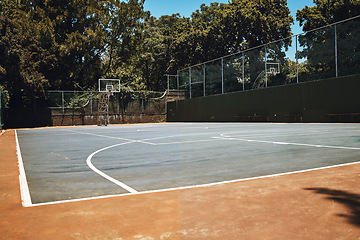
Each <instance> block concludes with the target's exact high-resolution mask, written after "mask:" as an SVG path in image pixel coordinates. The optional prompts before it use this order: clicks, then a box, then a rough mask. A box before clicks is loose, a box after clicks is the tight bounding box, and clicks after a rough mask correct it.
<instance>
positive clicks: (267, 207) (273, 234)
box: [0, 130, 360, 240]
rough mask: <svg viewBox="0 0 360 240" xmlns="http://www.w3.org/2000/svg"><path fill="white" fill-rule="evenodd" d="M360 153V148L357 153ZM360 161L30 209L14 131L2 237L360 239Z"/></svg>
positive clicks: (5, 140) (9, 134)
mask: <svg viewBox="0 0 360 240" xmlns="http://www.w3.org/2000/svg"><path fill="white" fill-rule="evenodd" d="M359 154H360V153H359ZM359 186H360V164H353V165H348V166H343V167H335V168H329V169H324V170H317V171H311V172H306V173H297V174H292V175H286V176H277V177H272V178H266V179H258V180H249V181H244V182H237V183H229V184H223V185H217V186H211V187H202V188H193V189H184V190H177V191H169V192H162V193H150V194H143V195H135V196H120V197H113V198H107V199H98V200H88V201H81V202H73V203H64V204H56V205H47V206H37V207H29V208H24V207H22V204H21V197H20V190H19V170H18V166H17V156H16V144H15V132H14V130H7V131H6V132H5V133H4V134H2V135H1V136H0V239H118V240H120V239H123V240H125V239H144V240H152V239H229V240H231V239H360V188H359Z"/></svg>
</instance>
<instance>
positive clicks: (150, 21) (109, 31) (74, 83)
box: [0, 0, 293, 106]
mask: <svg viewBox="0 0 360 240" xmlns="http://www.w3.org/2000/svg"><path fill="white" fill-rule="evenodd" d="M143 5H144V0H128V1H121V0H107V1H105V0H45V1H44V0H33V1H29V0H17V1H14V0H2V1H0V34H1V39H0V55H1V56H2V58H1V59H0V84H1V85H2V86H3V88H4V92H5V90H6V91H7V92H8V94H9V98H10V100H9V106H24V105H26V106H32V105H34V104H40V103H41V104H43V103H44V104H45V101H46V94H45V92H46V90H51V89H52V90H54V89H57V90H58V89H62V90H91V89H96V85H97V79H98V78H121V82H122V85H123V86H127V87H129V89H134V90H163V89H165V88H166V85H167V83H166V77H165V76H166V74H175V73H176V71H177V70H178V69H181V68H183V67H186V66H189V65H192V64H195V63H199V62H203V61H206V60H210V59H214V58H217V57H220V56H223V55H226V54H229V53H233V52H237V51H239V50H243V49H246V48H249V47H253V46H255V45H258V44H262V43H265V42H269V41H272V40H275V39H279V38H284V37H288V36H290V25H291V24H292V22H293V19H292V17H291V16H290V12H289V9H288V8H287V3H286V0H277V1H272V0H260V1H259V0H242V1H240V0H233V1H231V2H229V4H218V3H212V4H210V5H209V6H206V5H204V4H203V5H201V6H200V9H199V10H196V11H195V12H194V13H193V14H192V16H191V17H190V18H185V17H181V16H180V15H179V14H173V15H171V16H162V17H160V18H159V19H156V18H154V17H151V16H150V13H149V12H145V11H144V7H143ZM289 44H290V40H289V41H285V42H283V43H282V45H280V46H278V50H274V49H273V51H274V52H276V54H278V55H279V54H280V52H281V51H280V50H279V49H281V48H282V47H285V48H286V47H287V46H288V45H289ZM122 89H123V90H125V93H128V92H127V91H126V88H123V87H122Z"/></svg>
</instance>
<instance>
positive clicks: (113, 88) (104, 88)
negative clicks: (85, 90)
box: [99, 79, 120, 93]
mask: <svg viewBox="0 0 360 240" xmlns="http://www.w3.org/2000/svg"><path fill="white" fill-rule="evenodd" d="M99 92H103V93H104V92H111V93H116V92H120V79H99Z"/></svg>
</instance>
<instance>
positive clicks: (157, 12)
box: [145, 0, 315, 34]
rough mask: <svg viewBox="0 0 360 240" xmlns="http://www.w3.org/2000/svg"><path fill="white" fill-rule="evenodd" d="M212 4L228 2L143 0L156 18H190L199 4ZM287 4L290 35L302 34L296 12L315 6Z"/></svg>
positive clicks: (297, 0) (308, 0) (302, 1)
mask: <svg viewBox="0 0 360 240" xmlns="http://www.w3.org/2000/svg"><path fill="white" fill-rule="evenodd" d="M212 2H218V3H228V0H145V10H146V11H150V12H151V15H152V16H154V17H157V18H159V17H161V16H162V15H171V14H174V13H179V14H180V15H181V16H184V17H190V15H191V13H193V12H195V11H196V10H197V9H200V6H201V4H203V3H204V4H206V5H207V6H209V5H210V3H212ZM287 2H288V7H289V9H290V11H291V15H292V16H293V18H294V21H295V24H294V25H293V26H292V33H293V34H299V33H301V32H302V29H301V27H299V23H298V22H296V11H297V10H300V9H303V8H304V7H305V5H307V6H308V7H312V6H314V5H315V4H314V3H313V1H312V0H288V1H287Z"/></svg>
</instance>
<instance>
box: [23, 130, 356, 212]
mask: <svg viewBox="0 0 360 240" xmlns="http://www.w3.org/2000/svg"><path fill="white" fill-rule="evenodd" d="M16 133H17V138H18V144H19V145H18V151H19V152H20V153H19V158H20V161H22V162H23V166H24V171H23V174H22V175H21V177H22V179H23V181H22V186H21V188H22V194H23V203H24V206H37V205H44V204H54V203H64V202H68V201H81V200H86V199H94V198H106V197H107V196H121V195H134V194H144V193H151V192H160V191H168V190H176V189H184V188H197V187H205V186H211V185H217V184H224V183H230V182H239V181H244V180H250V179H257V178H266V177H273V176H276V175H284V174H291V173H294V172H302V171H311V170H314V169H321V168H327V167H332V166H338V165H346V164H352V163H354V162H360V154H359V153H360V143H359V137H358V136H359V133H360V125H359V124H274V123H174V124H145V125H119V126H109V127H74V128H44V129H23V130H17V131H16ZM27 189H28V190H27Z"/></svg>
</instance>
